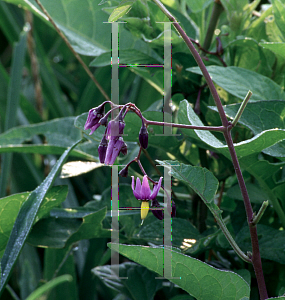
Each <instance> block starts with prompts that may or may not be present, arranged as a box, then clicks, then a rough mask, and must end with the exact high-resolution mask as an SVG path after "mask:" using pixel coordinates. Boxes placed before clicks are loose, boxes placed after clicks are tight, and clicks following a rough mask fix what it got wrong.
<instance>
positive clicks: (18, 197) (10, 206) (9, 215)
mask: <svg viewBox="0 0 285 300" xmlns="http://www.w3.org/2000/svg"><path fill="white" fill-rule="evenodd" d="M67 192H68V189H67V186H56V187H53V188H51V190H50V191H49V192H48V193H47V194H46V196H45V198H44V200H43V202H42V204H41V207H40V210H39V212H38V214H37V217H36V219H35V222H37V221H38V220H39V219H41V218H42V217H43V216H45V215H46V214H48V213H49V211H50V210H51V209H52V208H53V207H55V206H57V205H59V204H60V203H62V202H63V201H64V200H65V199H66V196H67ZM30 194H31V193H28V192H26V193H21V194H14V195H11V196H8V197H5V198H2V199H0V231H1V233H0V251H2V250H3V249H5V247H6V244H7V242H8V239H9V236H10V233H11V230H12V228H13V225H14V223H15V220H16V218H17V215H18V213H19V210H20V208H21V206H22V205H23V203H24V202H25V201H26V200H27V199H28V197H29V196H30Z"/></svg>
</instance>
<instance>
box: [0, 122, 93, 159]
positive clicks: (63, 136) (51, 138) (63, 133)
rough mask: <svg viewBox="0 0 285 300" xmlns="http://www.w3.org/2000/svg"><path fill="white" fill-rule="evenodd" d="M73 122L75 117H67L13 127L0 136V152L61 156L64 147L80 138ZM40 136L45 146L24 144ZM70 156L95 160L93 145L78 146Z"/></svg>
mask: <svg viewBox="0 0 285 300" xmlns="http://www.w3.org/2000/svg"><path fill="white" fill-rule="evenodd" d="M74 120H75V117H67V118H61V119H55V120H52V121H47V122H42V123H37V124H33V125H27V126H19V127H14V128H12V129H10V130H8V131H6V132H5V133H2V134H0V152H22V153H40V154H62V153H63V151H64V150H65V149H66V147H68V146H69V145H71V144H72V143H74V142H75V141H77V140H78V139H80V138H81V132H80V130H78V129H76V128H74V125H73V124H74ZM85 121H86V120H85ZM40 134H42V135H44V136H45V138H46V141H47V144H25V143H24V142H27V141H30V140H32V138H33V137H34V136H35V135H40ZM88 152H89V154H88ZM71 154H72V155H74V156H76V157H80V158H84V159H88V160H95V159H97V157H95V156H93V154H94V145H91V143H90V142H86V143H83V144H82V145H79V146H78V149H75V150H73V151H72V152H71Z"/></svg>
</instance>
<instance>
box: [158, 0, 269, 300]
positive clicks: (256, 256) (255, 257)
mask: <svg viewBox="0 0 285 300" xmlns="http://www.w3.org/2000/svg"><path fill="white" fill-rule="evenodd" d="M153 1H154V2H155V3H156V4H157V5H158V7H159V8H160V9H161V11H162V12H163V13H164V14H165V15H166V16H167V17H168V19H169V20H170V21H171V22H172V23H173V26H174V27H175V28H176V30H177V31H178V32H179V34H180V35H181V37H182V38H183V40H184V41H185V43H186V45H187V46H188V48H189V50H190V52H191V53H192V55H193V57H194V58H195V60H196V62H197V64H198V66H199V68H200V69H201V71H202V73H203V75H204V77H205V80H206V82H207V84H208V86H209V89H210V91H211V94H212V96H213V98H214V101H215V104H216V106H217V108H218V111H219V115H220V118H221V121H222V124H223V127H224V130H223V135H224V137H225V140H226V142H227V145H228V148H229V151H230V155H231V158H232V162H233V165H234V169H235V172H236V175H237V179H238V182H239V186H240V189H241V193H242V196H243V200H244V206H245V210H246V215H247V221H248V225H249V230H250V236H251V245H252V255H250V256H249V259H250V262H251V263H252V265H253V268H254V271H255V275H256V279H257V283H258V289H259V294H260V299H261V300H264V299H267V298H268V294H267V290H266V285H265V281H264V276H263V270H262V264H261V257H260V251H259V244H258V236H257V228H256V223H255V222H253V217H254V216H253V211H252V207H251V203H250V199H249V196H248V192H247V189H246V186H245V182H244V179H243V176H242V172H241V169H240V165H239V162H238V158H237V155H236V151H235V148H234V143H233V140H232V136H231V133H230V131H231V129H232V128H233V125H232V123H231V122H229V121H228V120H227V117H226V114H225V111H224V109H223V106H222V103H221V100H220V98H219V95H218V93H217V90H216V88H215V86H214V83H213V81H212V79H211V77H210V75H209V73H208V71H207V69H206V66H205V65H204V63H203V61H202V59H201V57H200V55H199V53H198V52H197V51H196V49H195V47H194V45H193V44H192V42H191V40H190V38H189V37H188V36H187V34H186V33H185V31H184V30H183V29H182V27H181V26H180V25H179V23H178V22H177V20H176V19H175V18H174V17H173V16H172V15H171V13H170V12H169V11H168V10H167V9H166V7H165V6H164V5H163V4H162V3H161V2H160V1H159V0H153ZM235 123H236V122H235Z"/></svg>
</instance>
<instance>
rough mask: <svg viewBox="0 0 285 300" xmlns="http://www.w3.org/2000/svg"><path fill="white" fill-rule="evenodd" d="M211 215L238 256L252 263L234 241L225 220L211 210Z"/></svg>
mask: <svg viewBox="0 0 285 300" xmlns="http://www.w3.org/2000/svg"><path fill="white" fill-rule="evenodd" d="M211 213H212V214H213V215H214V217H215V219H216V221H217V223H218V224H219V226H220V228H221V230H222V232H223V233H224V235H225V237H226V238H227V240H228V242H229V243H230V245H231V246H232V247H233V249H234V250H235V252H236V254H237V255H238V256H239V257H240V258H241V259H242V260H243V261H245V262H247V263H252V261H251V259H250V258H249V257H248V256H247V255H245V254H244V253H243V251H242V250H241V249H240V247H239V246H238V244H237V243H236V242H235V240H234V239H233V237H232V235H231V233H230V232H229V230H228V228H227V226H226V224H225V223H224V222H223V220H222V219H221V218H220V217H219V216H218V214H217V213H216V212H215V211H214V210H211Z"/></svg>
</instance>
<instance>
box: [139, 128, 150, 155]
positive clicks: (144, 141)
mask: <svg viewBox="0 0 285 300" xmlns="http://www.w3.org/2000/svg"><path fill="white" fill-rule="evenodd" d="M139 141H140V144H141V146H142V148H143V149H146V148H147V146H148V132H147V129H146V127H145V125H144V124H143V125H142V127H141V130H140V133H139Z"/></svg>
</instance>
